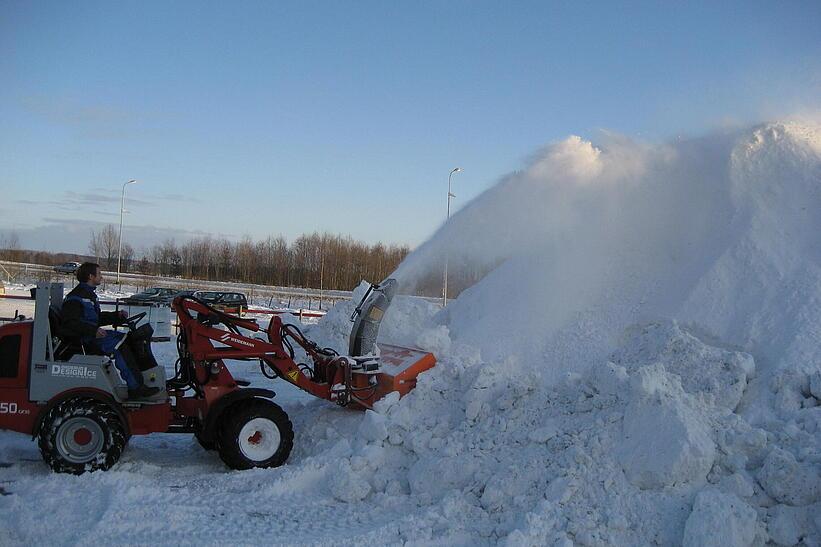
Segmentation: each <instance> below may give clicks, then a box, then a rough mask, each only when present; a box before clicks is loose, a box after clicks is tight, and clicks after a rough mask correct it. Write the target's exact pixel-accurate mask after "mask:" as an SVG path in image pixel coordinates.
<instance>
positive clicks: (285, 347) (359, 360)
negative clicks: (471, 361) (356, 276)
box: [174, 279, 436, 408]
mask: <svg viewBox="0 0 821 547" xmlns="http://www.w3.org/2000/svg"><path fill="white" fill-rule="evenodd" d="M395 291H396V281H395V280H393V279H387V280H385V281H384V282H382V283H381V284H379V285H373V286H371V288H370V289H369V290H368V292H367V293H366V294H365V296H364V298H363V299H362V301H361V302H360V303H359V305H358V306H357V308H356V311H355V312H354V315H353V316H352V320H355V323H354V326H353V329H352V331H351V335H350V346H349V353H350V355H339V354H338V353H337V352H336V351H334V350H333V349H331V348H321V347H319V346H318V345H317V344H315V343H314V342H312V341H310V340H308V339H307V338H306V337H305V335H304V334H303V333H302V331H301V330H300V329H299V327H297V326H296V325H292V324H286V323H283V322H282V319H281V318H279V317H278V316H277V317H274V318H273V319H272V320H271V323H270V325H269V326H268V330H267V333H266V334H267V340H264V339H262V338H261V337H259V336H257V337H253V336H246V335H245V334H243V333H241V332H240V331H239V328H238V327H241V328H243V329H247V330H250V331H259V330H260V327H259V326H258V325H257V324H256V323H255V322H254V321H253V320H249V319H241V318H238V317H234V316H231V315H227V314H224V313H221V312H217V311H216V310H214V309H213V308H211V307H209V306H207V305H206V304H205V303H203V302H200V301H198V300H197V299H196V298H193V297H188V296H183V297H180V298H178V299H177V300H176V301H175V302H174V306H175V308H176V310H177V316H178V317H179V319H180V324H181V326H182V330H183V334H182V336H183V337H184V343H183V344H181V346H180V347H181V348H183V350H185V352H186V354H187V355H186V356H183V355H182V353H181V357H182V358H183V362H185V361H186V359H189V360H190V361H192V362H211V361H221V360H224V359H238V360H256V359H258V360H259V362H260V369H261V370H262V373H263V374H264V375H266V376H267V377H269V378H276V377H280V378H283V379H284V380H287V381H288V382H290V383H292V384H294V385H296V386H297V387H299V388H300V389H302V390H304V391H307V392H308V393H310V394H312V395H314V396H316V397H320V398H322V399H327V400H329V401H334V402H335V403H337V404H339V405H341V406H346V405H349V404H352V405H355V406H359V407H364V408H371V407H372V406H373V404H374V403H375V402H376V401H378V400H379V399H381V398H382V397H384V396H385V395H387V394H388V393H390V392H392V391H397V392H399V394H400V396H401V395H405V394H406V393H408V392H409V391H410V390H411V389H413V387H415V385H416V377H417V376H418V375H419V374H420V373H421V372H423V371H425V370H428V369H429V368H431V367H433V366H434V365H435V364H436V359H435V358H434V356H433V355H432V354H430V353H427V352H424V351H420V350H416V349H412V348H405V347H401V346H394V345H389V344H380V345H378V346H377V344H376V337H377V335H378V333H379V325H380V323H381V321H382V318H383V317H384V315H385V311H386V310H387V309H388V306H390V303H391V299H392V298H393V295H394V293H395ZM192 312H194V313H192ZM217 324H222V325H224V326H225V327H227V328H228V331H227V332H226V331H225V330H221V329H217V328H215V327H216V326H217ZM214 342H217V343H218V344H220V345H221V347H215V346H214ZM295 346H299V347H300V348H302V350H303V351H304V352H305V354H306V356H307V357H308V358H309V359H310V361H311V362H310V363H297V362H296V361H295V358H296V352H295V351H294V350H295Z"/></svg>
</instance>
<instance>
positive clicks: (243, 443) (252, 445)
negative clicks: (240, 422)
mask: <svg viewBox="0 0 821 547" xmlns="http://www.w3.org/2000/svg"><path fill="white" fill-rule="evenodd" d="M281 440H282V439H281V436H280V434H279V428H278V427H277V425H276V424H275V423H274V422H272V421H271V420H269V419H267V418H254V419H252V420H249V421H248V422H247V423H246V424H245V425H244V426H243V427H242V429H241V430H240V432H239V449H240V451H241V452H242V455H243V456H245V457H246V458H248V459H249V460H252V461H255V462H261V461H265V460H267V459H269V458H271V457H273V455H274V454H276V452H277V450H279V445H280V442H281Z"/></svg>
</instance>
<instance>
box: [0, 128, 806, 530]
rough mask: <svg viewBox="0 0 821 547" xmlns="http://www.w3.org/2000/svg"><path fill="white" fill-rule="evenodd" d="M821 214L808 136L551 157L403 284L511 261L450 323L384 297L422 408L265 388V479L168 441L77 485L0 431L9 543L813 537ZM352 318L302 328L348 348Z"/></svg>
mask: <svg viewBox="0 0 821 547" xmlns="http://www.w3.org/2000/svg"><path fill="white" fill-rule="evenodd" d="M819 210H821V129H820V128H819V127H818V126H817V125H813V124H809V123H797V122H792V123H777V124H768V125H763V126H760V127H756V128H752V129H749V130H744V131H734V132H727V133H722V134H720V135H710V136H708V137H704V138H701V139H694V140H691V141H686V142H681V143H675V144H671V145H664V146H650V145H644V144H636V143H631V142H628V141H626V140H624V139H619V138H609V139H607V140H606V142H605V144H604V145H602V146H601V147H595V146H593V145H592V144H591V143H588V142H585V141H583V140H581V139H578V138H571V139H568V140H566V141H563V142H561V143H557V144H556V145H553V146H551V147H548V148H547V149H546V150H544V151H542V152H541V153H540V154H539V155H537V156H536V157H535V158H534V160H533V161H532V162H531V164H530V165H529V166H528V167H527V169H525V170H524V171H522V172H520V173H516V174H514V175H511V176H510V177H508V178H507V179H505V180H504V181H502V182H501V183H500V185H499V186H498V187H497V188H494V189H491V190H490V191H488V192H486V193H485V194H484V195H482V196H480V197H479V198H477V200H475V201H474V202H473V203H471V204H469V205H467V206H466V207H465V208H464V209H463V210H462V211H460V212H459V213H458V214H457V215H455V216H454V218H453V219H452V222H451V223H449V224H448V225H446V226H445V227H443V229H442V230H440V232H439V233H437V234H436V235H435V236H434V238H433V239H432V240H431V241H430V242H428V243H426V244H425V245H423V246H422V247H421V248H420V249H419V250H417V251H416V252H414V253H413V254H412V255H411V256H410V257H409V258H408V259H407V261H406V262H405V263H404V264H403V265H402V266H401V267H400V269H399V271H398V272H397V275H398V277H399V279H400V280H401V281H402V282H403V283H404V285H405V287H406V288H408V290H410V287H411V286H412V285H413V283H414V280H415V279H418V278H421V277H423V276H424V275H426V274H427V273H428V272H429V270H430V269H431V268H432V267H434V265H435V264H441V260H440V259H441V257H442V256H443V253H444V252H446V251H449V252H450V253H452V256H453V260H454V263H458V262H459V261H462V262H463V263H464V265H466V266H471V265H474V266H480V265H483V264H494V265H496V264H498V266H497V267H495V269H493V271H492V272H491V273H490V274H489V275H488V276H486V277H485V278H484V279H483V280H482V281H480V282H479V283H478V284H477V285H475V286H474V287H472V288H471V289H469V290H467V291H465V292H464V293H463V294H462V295H460V297H459V298H458V299H457V300H456V301H455V302H453V303H452V304H450V305H449V306H448V307H447V308H446V309H445V310H439V309H438V308H437V307H436V306H434V305H432V304H430V303H429V302H426V301H422V300H418V299H411V298H403V297H397V299H396V300H395V301H394V305H393V306H392V308H391V309H390V311H389V313H388V314H387V315H386V319H385V323H384V324H383V328H382V331H381V333H380V335H381V338H382V339H384V340H386V341H392V342H396V343H405V344H414V345H417V346H420V347H422V348H425V349H428V350H431V351H433V352H435V353H436V355H437V356H438V358H439V363H438V365H437V367H436V368H434V369H433V370H431V371H429V372H428V373H425V374H423V375H422V376H421V377H420V379H419V384H418V386H417V388H416V390H414V391H413V392H412V393H411V394H410V395H409V396H408V397H406V398H404V399H402V400H401V401H398V400H396V399H395V398H388V399H386V400H385V401H384V402H383V403H381V404H380V405H379V406H378V407H377V408H376V411H375V412H367V413H364V414H363V413H358V412H355V411H348V410H345V409H340V408H336V407H335V406H333V405H331V404H328V403H325V402H323V401H318V400H309V399H308V398H307V396H305V395H302V394H300V393H299V392H296V391H293V390H292V388H290V387H289V386H287V385H286V384H284V383H281V382H280V383H278V384H275V386H274V389H279V390H281V391H279V392H278V396H277V399H278V400H279V402H280V404H282V405H283V407H284V408H285V409H286V410H287V411H288V413H289V414H290V415H291V418H292V420H293V421H294V425H295V430H296V437H295V448H294V452H293V453H292V456H291V458H290V460H289V462H288V463H287V464H286V465H285V466H283V467H281V468H278V469H274V470H252V471H245V472H232V471H228V470H226V469H225V468H224V467H223V466H222V464H221V462H220V461H219V460H218V458H217V457H216V455H214V454H213V453H209V452H205V451H203V450H202V449H200V448H199V446H198V445H197V444H196V442H195V441H194V440H193V439H191V438H190V437H188V436H173V435H153V436H149V437H143V438H134V439H132V441H131V444H130V447H129V449H128V450H127V451H126V452H125V454H124V456H123V459H122V461H121V463H120V464H119V465H118V466H116V467H115V468H114V469H113V470H112V471H109V472H107V473H95V474H93V475H84V476H81V477H67V476H61V475H54V474H51V473H49V472H48V471H47V469H46V468H45V466H44V464H42V463H41V462H40V459H39V454H38V453H37V451H36V447H35V445H34V444H33V443H31V442H30V441H28V440H27V439H26V438H25V437H22V436H19V435H14V434H10V433H2V434H0V462H2V467H0V487H2V488H3V492H4V493H5V494H6V495H3V496H0V543H2V544H33V543H41V542H49V543H57V544H76V543H86V542H92V541H106V542H108V543H113V544H125V543H127V544H134V543H157V542H165V543H206V544H209V543H211V544H213V543H232V544H331V543H333V544H363V543H377V544H420V545H428V544H447V545H453V544H462V545H481V544H498V543H502V544H506V545H572V544H580V545H611V544H626V545H644V544H658V545H679V544H684V545H722V546H724V545H764V544H778V545H795V544H803V545H819V544H821V312H819V309H821V235H819V234H821V217H819V215H818V211H819ZM489 223H490V224H489ZM363 289H364V287H360V288H359V289H357V292H356V294H355V298H354V300H356V296H358V295H360V294H361V291H362V290H363ZM353 305H354V304H353V303H352V302H344V303H340V304H338V305H337V307H336V308H334V309H333V310H331V312H330V313H329V314H328V315H327V316H326V317H325V318H323V319H322V320H321V321H320V322H319V324H317V325H315V326H311V327H309V329H308V335H309V336H310V337H312V338H313V339H315V340H317V341H318V342H320V343H322V344H324V345H332V346H334V347H336V348H337V349H342V350H344V349H345V347H346V346H347V335H348V333H349V329H350V323H349V322H348V319H347V318H348V316H349V315H350V311H351V308H352V306H353ZM158 353H160V354H161V358H162V360H164V361H165V362H172V361H173V344H164V345H161V346H160V347H158ZM236 368H238V369H243V368H246V369H247V370H244V373H238V375H240V376H246V377H248V378H249V379H252V380H253V381H254V383H255V384H259V385H269V383H268V381H267V380H265V379H263V378H261V377H260V376H259V375H258V373H256V372H255V371H254V369H253V368H248V366H247V365H245V364H237V367H236Z"/></svg>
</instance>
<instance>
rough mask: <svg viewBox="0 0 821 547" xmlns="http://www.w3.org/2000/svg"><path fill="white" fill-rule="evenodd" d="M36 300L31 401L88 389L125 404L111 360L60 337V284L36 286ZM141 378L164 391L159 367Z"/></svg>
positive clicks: (123, 386)
mask: <svg viewBox="0 0 821 547" xmlns="http://www.w3.org/2000/svg"><path fill="white" fill-rule="evenodd" d="M35 299H36V302H35V313H34V327H33V331H32V344H31V364H30V369H29V376H30V383H29V390H30V398H31V400H32V401H41V402H42V401H49V400H51V399H52V398H54V397H55V396H58V395H59V394H61V393H63V392H66V391H69V390H76V389H89V390H94V391H99V392H104V393H107V394H109V395H110V396H111V397H112V398H113V399H114V400H115V401H119V402H124V401H126V400H127V399H128V388H127V386H126V384H125V382H124V381H123V380H122V378H121V377H120V375H119V373H118V372H117V369H116V367H115V366H114V363H113V360H112V358H111V356H109V355H98V354H95V353H96V352H93V351H89V349H90V348H86V347H84V345H83V344H82V343H81V342H80V341H79V340H72V339H65V338H62V337H60V336H59V333H60V318H61V317H60V313H61V309H62V302H63V284H62V283H51V284H48V283H41V284H38V286H37V290H36V291H35ZM41 310H43V311H46V310H47V313H41ZM143 374H144V377H145V378H146V385H152V386H153V385H156V386H160V387H161V388H162V389H163V390H164V389H165V371H164V370H163V369H162V367H154V368H152V369H150V370H147V371H144V372H143Z"/></svg>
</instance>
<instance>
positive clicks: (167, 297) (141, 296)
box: [120, 287, 194, 306]
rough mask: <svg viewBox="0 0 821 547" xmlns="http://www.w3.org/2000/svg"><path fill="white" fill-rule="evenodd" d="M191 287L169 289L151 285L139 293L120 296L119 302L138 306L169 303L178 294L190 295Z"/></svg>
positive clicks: (191, 292)
mask: <svg viewBox="0 0 821 547" xmlns="http://www.w3.org/2000/svg"><path fill="white" fill-rule="evenodd" d="M192 294H194V291H193V290H192V289H183V290H180V289H169V288H167V287H151V288H150V289H146V290H144V291H143V292H141V293H137V294H132V295H131V296H126V297H125V298H121V299H120V302H122V303H123V304H128V305H131V306H139V305H141V304H144V305H149V304H170V303H171V301H172V300H174V299H175V298H176V297H178V296H180V295H189V296H190V295H192Z"/></svg>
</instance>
